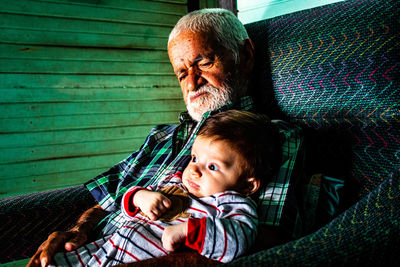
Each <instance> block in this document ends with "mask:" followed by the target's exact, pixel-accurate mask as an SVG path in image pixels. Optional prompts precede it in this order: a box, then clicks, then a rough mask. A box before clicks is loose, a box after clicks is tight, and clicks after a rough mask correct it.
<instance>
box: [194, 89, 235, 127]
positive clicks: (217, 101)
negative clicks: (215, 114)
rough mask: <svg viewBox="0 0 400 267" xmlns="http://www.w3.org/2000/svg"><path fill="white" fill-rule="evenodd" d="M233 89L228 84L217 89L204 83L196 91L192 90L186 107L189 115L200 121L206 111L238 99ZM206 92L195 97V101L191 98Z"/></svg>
mask: <svg viewBox="0 0 400 267" xmlns="http://www.w3.org/2000/svg"><path fill="white" fill-rule="evenodd" d="M233 91H234V89H233V87H231V86H228V85H226V84H224V85H223V87H222V88H221V89H217V88H215V87H214V86H211V85H203V86H202V87H200V88H198V89H197V90H196V91H190V92H189V93H188V95H187V99H186V108H187V110H188V112H189V115H190V116H191V117H192V119H193V120H195V121H200V119H201V117H202V116H203V114H204V113H205V112H207V111H209V110H216V109H219V108H221V107H222V106H224V105H226V104H228V103H229V102H233V101H234V100H236V99H234V94H233ZM204 92H207V94H205V95H203V96H200V97H198V98H196V99H194V101H193V102H192V101H191V100H190V98H191V97H193V96H196V95H198V94H201V93H204Z"/></svg>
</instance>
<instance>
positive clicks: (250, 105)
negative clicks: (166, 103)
mask: <svg viewBox="0 0 400 267" xmlns="http://www.w3.org/2000/svg"><path fill="white" fill-rule="evenodd" d="M230 109H238V110H252V109H254V101H253V98H251V97H250V96H244V97H241V98H240V99H239V101H237V102H235V103H231V102H229V103H228V104H226V105H225V106H222V107H221V108H219V109H217V110H214V111H211V112H210V111H208V112H206V113H204V114H203V118H204V117H209V116H210V115H213V114H216V113H220V112H222V111H227V110H230ZM179 121H180V122H181V123H183V122H193V119H192V117H190V115H189V113H188V112H187V111H185V112H181V113H180V114H179Z"/></svg>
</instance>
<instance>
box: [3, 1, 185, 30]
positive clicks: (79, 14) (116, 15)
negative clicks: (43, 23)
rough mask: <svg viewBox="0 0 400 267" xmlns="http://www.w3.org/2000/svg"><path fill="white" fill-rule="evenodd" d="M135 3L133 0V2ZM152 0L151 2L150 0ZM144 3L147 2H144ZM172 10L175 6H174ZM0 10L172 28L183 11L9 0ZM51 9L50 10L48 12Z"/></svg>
mask: <svg viewBox="0 0 400 267" xmlns="http://www.w3.org/2000/svg"><path fill="white" fill-rule="evenodd" d="M133 2H135V1H133ZM150 3H151V2H150ZM147 6H149V5H148V3H147ZM174 7H175V10H176V9H177V6H176V5H175V6H174ZM0 10H1V12H2V13H8V14H23V15H35V16H48V17H58V18H73V19H80V20H88V21H90V20H92V21H112V22H120V23H135V24H146V25H163V26H166V25H168V26H170V27H173V26H174V25H175V23H176V22H177V21H178V19H179V18H180V17H181V16H182V14H184V12H176V11H174V10H170V12H164V8H161V9H158V10H154V9H150V8H148V7H147V8H146V7H144V6H143V7H142V8H140V9H127V8H117V7H109V6H104V5H101V4H100V5H99V4H97V5H91V6H90V5H76V4H71V3H66V2H63V3H62V2H55V3H54V2H53V3H52V2H50V1H46V2H39V1H29V2H26V1H11V2H9V3H6V2H0ZM49 11H51V13H49Z"/></svg>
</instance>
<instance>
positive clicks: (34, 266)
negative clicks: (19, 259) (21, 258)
mask: <svg viewBox="0 0 400 267" xmlns="http://www.w3.org/2000/svg"><path fill="white" fill-rule="evenodd" d="M41 253H42V250H40V248H39V249H38V251H36V253H35V255H33V256H32V258H31V259H30V260H29V262H28V265H26V266H27V267H38V266H40V254H41Z"/></svg>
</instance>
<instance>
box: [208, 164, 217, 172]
mask: <svg viewBox="0 0 400 267" xmlns="http://www.w3.org/2000/svg"><path fill="white" fill-rule="evenodd" d="M208 169H210V170H211V171H218V167H217V165H215V164H210V165H209V166H208Z"/></svg>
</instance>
